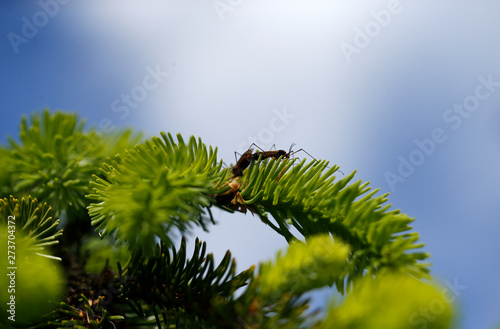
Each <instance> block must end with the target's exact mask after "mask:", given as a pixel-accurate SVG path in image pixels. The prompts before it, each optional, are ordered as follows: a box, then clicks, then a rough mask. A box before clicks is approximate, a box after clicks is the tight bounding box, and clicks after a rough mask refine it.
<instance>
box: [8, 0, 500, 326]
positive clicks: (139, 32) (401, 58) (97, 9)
mask: <svg viewBox="0 0 500 329" xmlns="http://www.w3.org/2000/svg"><path fill="white" fill-rule="evenodd" d="M0 36H1V38H0V40H1V41H0V66H1V71H0V72H1V79H0V111H1V112H0V113H1V116H0V118H1V119H0V133H1V134H0V141H1V142H2V143H3V142H5V141H6V136H7V135H8V134H10V135H17V131H18V125H19V122H20V118H21V115H23V114H28V113H30V112H32V111H34V110H41V109H43V108H45V107H48V108H50V109H52V110H56V109H62V110H66V111H77V112H78V113H80V114H81V115H82V116H83V117H86V118H87V121H88V123H90V124H93V125H97V126H100V127H101V129H102V130H103V131H105V129H106V127H107V126H109V125H111V126H114V127H121V126H133V127H135V128H137V129H142V130H144V131H145V132H146V134H147V135H157V134H158V133H159V132H160V131H170V132H172V133H177V132H179V133H181V134H182V135H183V136H184V137H185V138H187V137H188V136H190V135H195V136H199V137H201V138H202V139H203V141H204V142H205V143H207V144H210V145H213V146H217V147H218V149H219V156H220V157H221V158H222V159H223V160H224V161H225V162H226V163H231V162H234V151H239V152H240V153H241V152H243V151H245V150H246V149H247V148H248V147H249V146H250V144H251V143H252V142H255V143H256V144H258V145H259V146H260V147H262V148H263V149H268V148H270V147H271V146H272V145H273V144H276V147H277V148H278V149H288V147H289V146H290V144H292V143H294V142H295V143H297V147H298V148H304V149H305V150H307V152H309V153H310V154H311V155H313V156H314V157H315V158H317V159H328V160H330V161H331V162H332V163H336V164H338V165H340V167H341V170H342V171H343V172H344V173H350V172H352V171H353V170H357V171H358V173H357V178H358V179H361V180H363V181H370V182H371V186H372V187H374V188H379V189H380V192H381V193H385V192H390V193H391V194H390V196H389V201H390V203H391V204H393V206H394V208H395V209H401V210H402V211H403V212H405V213H407V214H409V215H410V216H411V217H415V218H416V221H415V222H414V225H413V227H414V228H415V230H416V231H418V232H419V233H420V235H421V240H422V242H424V243H425V244H426V247H425V251H427V252H430V253H431V254H432V258H431V261H432V263H433V266H432V274H433V275H434V276H435V277H436V278H437V279H438V280H439V281H440V282H442V283H446V282H451V283H453V282H455V283H456V284H458V285H460V286H461V287H462V288H461V289H460V290H458V294H456V302H457V303H458V306H459V309H460V310H461V312H462V319H461V321H460V322H461V328H493V327H494V326H495V325H497V324H498V323H499V322H500V316H499V315H498V314H499V313H498V310H499V309H500V284H498V276H499V273H500V239H499V238H498V237H499V235H500V221H499V213H500V203H499V202H498V197H499V195H500V193H499V192H500V191H499V189H500V187H499V186H500V184H499V180H500V173H499V170H498V168H499V167H500V166H499V165H500V148H499V145H500V111H499V110H500V61H499V58H500V2H498V1H493V0H491V1H440V2H439V3H437V4H436V3H433V2H431V1H410V0H402V1H333V0H332V1H318V0H311V1H284V0H282V1H280V0H276V1H263V0H254V1H245V0H231V1H229V0H221V1H212V0H208V1H200V2H194V1H180V0H176V1H172V0H168V1H167V0H163V1H153V0H152V1H149V2H147V4H146V2H144V1H142V2H141V1H130V0H121V1H117V0H115V1H112V0H109V1H105V2H103V1H95V0H92V1H85V2H83V1H69V0H65V1H63V0H58V1H56V0H42V1H2V2H1V3H0ZM488 81H489V82H488ZM419 145H420V147H419ZM421 148H422V149H421ZM424 151H425V152H424ZM301 156H304V155H301ZM412 163H413V164H412ZM214 215H215V216H216V219H217V220H218V222H219V225H217V226H214V227H212V228H211V232H210V233H209V234H206V233H203V232H198V231H196V232H194V234H193V237H194V236H195V235H198V236H200V237H201V238H202V239H203V240H205V241H207V243H208V249H209V250H210V251H212V252H214V253H215V256H216V259H218V260H220V259H221V258H222V256H223V254H224V252H225V251H226V250H227V249H230V250H231V252H232V253H233V255H234V256H235V257H236V259H237V260H238V270H243V269H245V268H247V267H249V266H250V265H252V264H256V263H258V262H259V261H262V260H267V259H269V258H271V257H273V256H274V255H275V253H276V251H277V250H278V249H280V248H284V247H286V242H285V240H284V239H283V238H280V237H278V236H277V235H276V234H274V233H273V232H272V231H271V230H270V229H269V228H266V227H265V226H264V224H262V223H261V221H260V220H259V219H258V218H256V217H252V216H251V215H247V216H244V215H231V214H226V213H223V212H221V211H217V210H216V211H215V213H214ZM328 300H329V295H328V294H326V293H324V292H323V293H320V294H316V295H315V299H314V303H315V305H316V306H323V305H324V303H325V302H327V301H328Z"/></svg>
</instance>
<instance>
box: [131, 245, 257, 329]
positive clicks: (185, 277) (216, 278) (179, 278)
mask: <svg viewBox="0 0 500 329" xmlns="http://www.w3.org/2000/svg"><path fill="white" fill-rule="evenodd" d="M122 275H126V277H124V279H123V280H122V281H125V280H126V278H130V277H132V278H133V280H131V282H132V283H130V284H127V285H126V286H124V288H123V297H124V298H125V299H127V300H130V301H134V304H131V305H130V306H131V307H132V308H133V309H136V312H137V314H139V315H141V316H143V317H144V316H146V315H147V314H148V313H149V314H150V312H153V313H155V312H156V313H155V317H157V318H158V319H160V315H161V318H162V320H163V321H161V322H163V324H164V325H165V326H166V327H169V325H174V324H175V323H176V322H177V321H178V320H179V318H184V319H185V321H189V322H190V321H195V322H196V321H201V322H203V323H206V324H207V325H209V326H215V327H216V328H225V327H232V325H233V324H234V323H235V315H234V314H235V313H234V310H232V312H230V313H220V312H216V310H217V309H220V307H221V305H226V304H227V303H228V302H229V301H230V300H232V298H233V295H234V292H235V291H236V290H237V289H238V288H240V287H242V286H244V285H245V284H246V282H247V281H248V280H249V279H250V278H251V277H252V275H253V267H252V268H250V269H248V270H246V271H243V272H241V273H239V274H236V262H235V260H234V259H232V258H231V253H230V252H229V251H227V252H226V255H225V256H224V258H223V259H222V261H221V262H220V264H219V265H218V266H215V262H214V260H213V256H212V254H208V255H207V254H206V244H205V243H201V242H200V241H199V240H198V239H196V241H195V246H194V251H193V255H192V256H191V258H187V254H186V240H185V239H184V238H183V239H182V241H181V245H180V248H179V249H178V250H176V249H175V248H173V247H171V248H169V247H167V245H166V244H165V243H163V244H162V245H161V246H159V245H157V247H156V250H155V253H154V255H153V256H151V257H149V258H144V257H142V258H140V259H138V260H136V261H135V262H133V263H131V264H130V265H129V266H128V267H127V268H125V269H124V271H123V272H122ZM231 314H233V316H231ZM158 321H159V320H158ZM159 322H160V321H159ZM176 325H178V323H177V324H176ZM158 327H161V323H158ZM175 328H177V326H176V327H175ZM179 328H183V326H180V327H179Z"/></svg>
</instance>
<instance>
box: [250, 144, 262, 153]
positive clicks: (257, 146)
mask: <svg viewBox="0 0 500 329" xmlns="http://www.w3.org/2000/svg"><path fill="white" fill-rule="evenodd" d="M252 146H255V147H256V148H258V149H259V150H261V151H262V152H264V150H263V149H262V148H260V146H259V145H257V144H255V143H252V145H250V147H249V148H248V149H249V150H250V149H251V148H252Z"/></svg>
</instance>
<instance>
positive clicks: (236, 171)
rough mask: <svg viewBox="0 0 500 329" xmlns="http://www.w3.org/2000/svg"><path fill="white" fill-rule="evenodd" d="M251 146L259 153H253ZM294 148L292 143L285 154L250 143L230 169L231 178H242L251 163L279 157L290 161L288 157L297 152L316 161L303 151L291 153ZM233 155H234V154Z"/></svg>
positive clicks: (281, 151) (282, 151)
mask: <svg viewBox="0 0 500 329" xmlns="http://www.w3.org/2000/svg"><path fill="white" fill-rule="evenodd" d="M252 146H256V147H257V148H258V149H259V150H260V151H257V152H255V153H253V149H252ZM294 146H295V143H293V144H292V145H290V149H289V150H288V152H286V151H285V150H274V151H264V150H263V149H261V148H260V147H259V146H257V145H256V144H254V143H252V145H250V148H249V149H248V150H247V151H246V152H245V153H243V154H242V155H241V156H240V158H239V159H238V161H237V162H236V164H235V165H234V167H233V169H232V171H233V177H238V176H242V175H243V170H245V169H246V168H248V166H250V164H251V163H252V161H258V160H259V159H261V160H265V159H268V158H274V159H276V160H278V159H279V158H280V157H281V158H282V159H290V157H291V156H292V155H294V154H296V153H297V152H300V151H303V152H305V153H306V154H307V155H309V156H310V157H311V158H313V159H314V160H316V159H315V158H314V157H313V156H312V155H310V154H309V153H307V152H306V150H304V149H300V150H297V151H292V149H293V147H294ZM235 155H236V152H235ZM316 161H317V160H316Z"/></svg>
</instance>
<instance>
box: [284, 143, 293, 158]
mask: <svg viewBox="0 0 500 329" xmlns="http://www.w3.org/2000/svg"><path fill="white" fill-rule="evenodd" d="M294 146H295V143H292V145H290V148H289V149H288V153H286V157H287V158H289V157H290V156H291V155H292V154H295V153H292V149H293V147H294Z"/></svg>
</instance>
